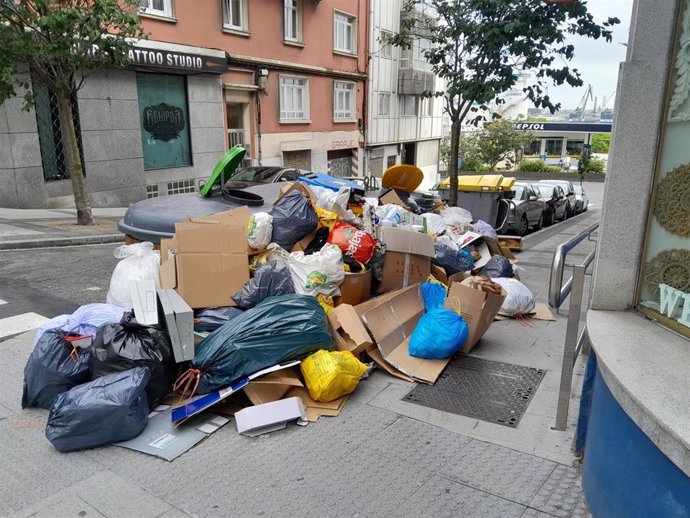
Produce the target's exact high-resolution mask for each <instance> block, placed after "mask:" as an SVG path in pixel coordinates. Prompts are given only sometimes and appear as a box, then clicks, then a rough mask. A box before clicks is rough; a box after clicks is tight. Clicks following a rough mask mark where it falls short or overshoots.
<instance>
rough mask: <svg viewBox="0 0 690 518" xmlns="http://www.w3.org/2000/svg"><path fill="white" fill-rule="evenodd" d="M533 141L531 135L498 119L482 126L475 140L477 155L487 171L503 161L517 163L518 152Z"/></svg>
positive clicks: (508, 122)
mask: <svg viewBox="0 0 690 518" xmlns="http://www.w3.org/2000/svg"><path fill="white" fill-rule="evenodd" d="M533 140H534V135H533V134H532V133H525V132H523V131H517V130H516V129H515V128H513V125H512V123H511V122H510V121H507V120H503V119H499V120H496V121H493V122H490V123H488V124H486V125H485V126H484V129H483V130H482V131H481V132H480V133H479V135H478V138H477V154H478V156H479V158H480V160H481V161H482V162H483V163H485V164H486V165H487V167H488V168H489V171H493V170H494V169H496V166H497V165H498V163H499V162H502V161H504V160H507V161H510V162H516V161H517V155H518V154H519V151H520V150H521V149H523V148H524V147H525V146H527V145H528V144H530V143H531V142H532V141H533Z"/></svg>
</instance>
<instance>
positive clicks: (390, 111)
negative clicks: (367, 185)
mask: <svg viewBox="0 0 690 518" xmlns="http://www.w3.org/2000/svg"><path fill="white" fill-rule="evenodd" d="M403 4H404V2H403V0H371V6H370V28H369V49H370V56H369V57H370V61H369V79H368V106H369V110H368V117H367V130H366V154H367V170H368V171H369V172H370V173H371V174H372V175H373V176H381V174H382V173H383V171H385V170H386V168H388V167H390V166H391V165H394V164H396V163H406V164H416V165H417V166H418V167H420V168H421V169H422V171H424V183H423V184H422V187H426V188H429V187H431V186H432V185H433V184H434V183H436V182H437V181H438V161H439V144H440V140H441V137H442V126H443V117H442V115H443V104H442V102H443V101H442V99H439V98H436V99H434V98H425V97H423V96H422V93H423V92H424V91H429V90H432V91H441V90H442V89H443V81H442V80H440V79H439V78H437V77H435V76H434V74H433V73H432V72H431V66H430V65H429V63H428V62H427V60H426V59H425V57H424V51H425V50H426V49H428V48H429V47H430V45H431V42H430V41H429V40H428V39H425V38H421V37H417V38H415V39H414V41H413V42H412V48H411V49H401V48H398V47H395V46H392V45H390V44H387V43H386V39H387V38H388V37H390V36H391V35H393V34H394V33H396V32H398V31H399V30H400V20H401V16H402V17H404V16H433V12H431V11H430V7H429V6H428V5H426V4H424V3H423V2H421V3H419V4H416V5H415V10H414V11H413V12H411V13H406V12H404V11H403Z"/></svg>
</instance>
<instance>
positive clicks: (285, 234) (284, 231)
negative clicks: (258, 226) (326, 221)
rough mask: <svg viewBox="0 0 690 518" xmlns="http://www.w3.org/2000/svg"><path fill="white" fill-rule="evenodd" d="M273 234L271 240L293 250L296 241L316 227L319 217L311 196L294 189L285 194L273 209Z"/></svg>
mask: <svg viewBox="0 0 690 518" xmlns="http://www.w3.org/2000/svg"><path fill="white" fill-rule="evenodd" d="M271 216H273V234H272V236H271V242H272V243H277V244H278V245H280V246H281V247H282V248H284V249H285V250H292V247H293V246H295V243H297V241H299V240H300V239H302V238H303V237H304V236H306V235H307V234H309V232H312V231H313V230H314V229H316V226H317V225H318V223H319V217H318V216H317V215H316V211H315V210H314V207H312V205H311V201H310V200H309V198H307V197H306V196H304V195H303V194H302V193H300V192H297V191H292V192H289V193H287V194H286V195H285V196H283V197H282V198H281V199H280V200H278V203H277V204H276V206H275V207H273V210H272V211H271Z"/></svg>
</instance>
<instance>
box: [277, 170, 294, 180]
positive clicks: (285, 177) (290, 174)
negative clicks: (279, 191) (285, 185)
mask: <svg viewBox="0 0 690 518" xmlns="http://www.w3.org/2000/svg"><path fill="white" fill-rule="evenodd" d="M297 176H298V173H297V171H295V170H294V169H291V170H290V171H285V172H284V173H282V174H281V175H280V176H279V177H278V180H277V181H279V182H294V181H296V180H297Z"/></svg>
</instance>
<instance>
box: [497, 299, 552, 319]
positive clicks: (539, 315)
mask: <svg viewBox="0 0 690 518" xmlns="http://www.w3.org/2000/svg"><path fill="white" fill-rule="evenodd" d="M525 316H526V317H527V318H533V319H534V320H547V321H552V322H554V321H555V320H556V318H555V317H554V316H553V313H552V312H551V309H550V308H549V306H547V305H546V304H544V303H543V302H537V303H536V304H535V305H534V311H532V313H528V314H527V315H525ZM495 320H513V317H509V316H506V315H496V318H495Z"/></svg>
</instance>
